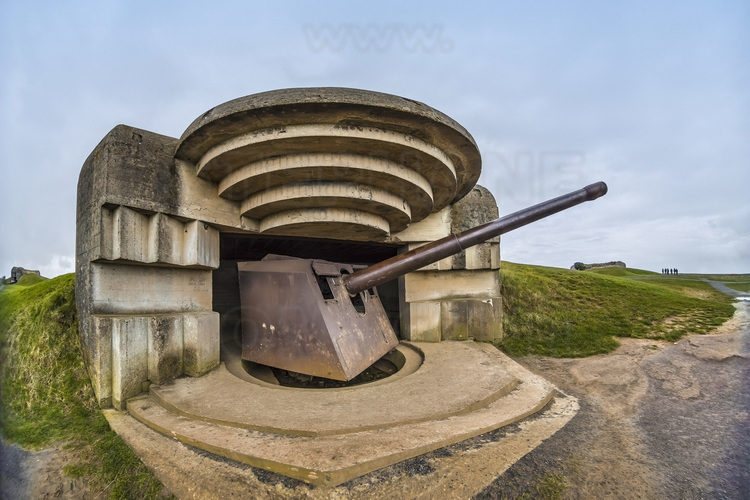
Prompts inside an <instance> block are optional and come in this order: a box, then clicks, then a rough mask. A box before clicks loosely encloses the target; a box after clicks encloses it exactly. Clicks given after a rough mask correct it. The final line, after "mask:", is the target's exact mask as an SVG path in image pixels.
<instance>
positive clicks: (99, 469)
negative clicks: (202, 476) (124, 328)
mask: <svg viewBox="0 0 750 500" xmlns="http://www.w3.org/2000/svg"><path fill="white" fill-rule="evenodd" d="M35 278H36V279H35ZM74 281H75V278H74V275H73V274H67V275H64V276H60V277H58V278H55V279H51V280H46V279H40V278H39V277H38V276H33V275H24V276H23V277H22V278H21V279H20V280H19V282H18V283H17V284H15V285H10V286H6V287H5V288H4V289H3V290H1V291H0V359H1V360H2V371H1V373H0V382H1V385H0V388H1V391H2V392H0V401H1V403H2V404H1V405H0V425H1V426H2V435H3V439H5V440H7V441H10V442H15V443H17V444H19V445H21V446H23V447H25V448H30V449H40V448H43V447H47V446H52V445H58V444H63V445H64V446H65V447H66V448H68V449H71V450H74V452H75V455H76V456H77V457H78V461H77V462H76V463H73V464H71V465H69V466H68V467H66V469H65V471H66V472H67V473H68V474H70V475H71V476H73V477H81V476H84V477H85V479H86V480H87V481H88V482H90V483H91V484H92V486H93V487H94V488H95V489H97V490H99V491H102V492H105V491H106V492H108V494H109V496H110V498H156V497H157V496H158V494H159V491H160V489H161V484H160V483H159V482H158V481H157V480H156V479H155V478H154V476H153V474H152V473H151V472H150V471H149V470H148V469H147V468H146V467H145V466H144V465H143V464H142V463H141V461H140V459H138V457H137V456H136V455H135V454H134V453H133V452H132V451H131V450H130V449H129V448H128V447H127V446H126V445H125V443H123V441H122V440H121V439H120V438H119V436H117V434H115V433H114V432H113V431H112V430H111V429H110V428H109V425H108V424H107V420H106V419H105V418H104V416H103V415H102V413H101V411H100V410H99V407H98V405H97V403H96V400H95V398H94V393H93V390H92V388H91V383H90V380H89V377H88V374H87V372H86V367H85V365H84V362H83V358H82V356H81V351H80V348H79V340H78V334H77V322H76V308H75V299H74Z"/></svg>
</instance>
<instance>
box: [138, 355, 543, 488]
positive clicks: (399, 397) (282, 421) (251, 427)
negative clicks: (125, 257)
mask: <svg viewBox="0 0 750 500" xmlns="http://www.w3.org/2000/svg"><path fill="white" fill-rule="evenodd" d="M400 349H401V350H402V352H405V353H406V356H407V357H412V358H414V357H415V356H416V357H418V358H420V359H419V360H417V368H416V369H413V363H412V364H411V365H410V363H409V362H408V361H407V363H406V364H405V366H404V368H403V369H402V370H400V371H399V372H398V373H396V374H395V375H392V376H391V377H388V378H386V379H383V380H380V381H378V382H374V383H371V384H364V385H361V386H355V387H350V388H342V389H293V388H288V387H279V386H274V385H272V384H268V383H265V382H263V381H259V380H257V379H252V378H251V377H247V376H243V374H242V373H240V372H238V370H237V362H235V361H228V362H226V363H223V364H222V365H221V366H220V367H219V368H218V369H216V370H214V371H213V372H211V373H210V374H208V375H207V376H204V377H201V378H182V379H177V380H175V381H173V382H170V383H168V384H164V385H162V386H152V387H151V389H150V391H149V394H148V395H146V396H140V397H136V398H133V399H131V400H129V401H128V405H127V408H128V411H129V412H130V414H131V415H132V416H133V417H135V418H136V419H138V420H139V421H141V422H143V423H145V424H146V425H148V426H149V427H151V428H153V429H155V430H157V431H159V432H161V433H162V434H164V435H166V436H171V437H173V438H175V439H177V440H179V441H181V442H183V443H186V444H189V445H191V446H195V447H197V448H200V449H203V450H205V451H208V452H211V453H214V454H216V455H220V456H223V457H227V458H230V459H233V460H237V461H239V462H242V463H245V464H249V465H252V466H254V467H258V468H262V469H266V470H269V471H273V472H276V473H279V474H283V475H285V476H288V477H292V478H295V479H299V480H302V481H305V482H307V483H310V484H314V485H321V486H335V485H337V484H341V483H343V482H345V481H348V480H350V479H353V478H355V477H358V476H361V475H363V474H366V473H368V472H371V471H374V470H376V469H379V468H382V467H386V466H388V465H391V464H394V463H397V462H400V461H403V460H406V459H409V458H412V457H415V456H418V455H421V454H424V453H427V452H430V451H433V450H436V449H438V448H441V447H444V446H447V445H450V444H453V443H458V442H460V441H463V440H466V439H469V438H472V437H474V436H478V435H480V434H483V433H486V432H489V431H492V430H495V429H498V428H500V427H502V426H505V425H508V424H511V423H514V422H517V421H519V420H522V419H524V418H525V417H528V416H529V415H531V414H533V413H535V412H537V411H539V410H540V409H542V408H544V407H545V405H547V403H548V402H549V401H550V400H551V399H552V397H553V395H554V393H555V388H554V386H552V385H551V384H550V383H548V382H546V381H545V380H543V379H542V378H540V377H538V376H536V375H534V374H532V373H531V372H529V371H527V370H526V369H524V368H522V367H521V366H519V365H518V364H516V363H515V362H513V361H512V360H510V359H509V358H508V357H506V356H505V355H503V354H502V353H501V352H499V351H498V350H497V349H496V348H494V347H493V346H491V345H489V344H481V343H474V342H442V343H439V344H437V343H420V344H416V343H415V344H406V343H402V345H401V347H400ZM412 361H413V359H412ZM420 361H421V363H420ZM410 366H412V368H409V367H410ZM240 370H241V368H240ZM233 372H234V373H233ZM126 441H127V439H126Z"/></svg>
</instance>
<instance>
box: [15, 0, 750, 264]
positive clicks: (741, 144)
mask: <svg viewBox="0 0 750 500" xmlns="http://www.w3.org/2000/svg"><path fill="white" fill-rule="evenodd" d="M748 61H750V4H749V3H748V2H747V1H745V0H742V1H740V0H737V1H731V0H716V1H711V2H707V1H670V2H659V1H638V0H636V1H629V2H594V1H588V2H587V1H569V2H561V1H551V0H550V1H546V2H544V1H529V2H510V1H496V2H494V1H493V2H489V1H488V2H463V3H461V5H460V6H459V3H458V2H455V1H450V2H437V1H431V2H406V1H403V0H401V1H382V0H381V1H378V2H367V3H364V2H351V1H347V2H326V1H316V2H312V1H310V2H303V1H301V0H300V1H279V0H275V1H273V2H268V1H266V2H251V1H249V0H247V1H235V2H207V1H200V2H196V1H186V0H183V1H179V2H177V1H174V2H172V1H148V2H147V1H138V0H130V1H106V0H99V1H95V2H94V1H90V2H82V1H66V2H53V1H46V2H40V1H34V0H0V75H2V76H1V77H0V100H1V101H0V119H1V121H0V151H2V156H0V158H1V160H0V186H2V195H1V196H0V200H2V215H1V216H0V275H3V274H6V275H7V274H9V273H10V268H11V267H12V266H14V265H20V266H24V267H27V268H32V269H40V270H41V271H42V274H43V275H45V276H50V277H52V276H56V275H58V274H61V273H64V272H71V271H72V270H73V267H74V259H75V257H74V254H75V236H74V235H75V198H76V183H77V180H78V174H79V171H80V168H81V165H82V163H83V161H84V160H85V159H86V157H87V156H88V154H89V153H90V152H91V150H92V149H93V148H94V147H95V146H96V145H97V143H98V142H99V141H100V140H101V139H102V138H103V137H104V135H105V134H106V133H107V132H108V131H109V130H110V129H111V128H112V127H114V126H115V125H117V124H119V123H124V124H127V125H131V126H134V127H139V128H143V129H146V130H150V131H153V132H157V133H160V134H164V135H168V136H172V137H179V136H180V135H181V134H182V132H183V130H184V129H185V128H186V127H187V126H188V125H189V124H190V122H191V121H192V120H193V119H194V118H196V117H197V116H199V115H201V114H202V113H204V112H205V111H207V110H208V109H210V108H211V107H213V106H215V105H217V104H220V103H223V102H225V101H228V100H230V99H234V98H236V97H240V96H244V95H248V94H253V93H257V92H263V91H266V90H273V89H279V88H287V87H310V86H337V87H354V88H362V89H369V90H377V91H381V92H387V93H392V94H397V95H400V96H404V97H408V98H411V99H415V100H418V101H422V102H424V103H426V104H428V105H430V106H433V107H435V108H437V109H439V110H440V111H443V112H444V113H446V114H448V115H449V116H451V117H452V118H454V119H455V120H457V121H458V122H459V123H461V124H462V125H463V126H464V127H466V129H468V130H469V132H471V134H472V135H473V136H474V138H475V139H476V141H477V144H478V145H479V148H480V150H481V152H482V155H483V174H482V178H481V180H480V183H481V184H483V185H484V186H486V187H488V188H489V189H490V191H492V193H493V194H494V195H495V197H496V198H497V201H498V204H499V206H500V212H501V214H504V213H510V212H512V211H515V210H518V209H520V208H523V207H524V206H527V205H529V204H533V203H537V202H539V201H542V200H544V199H547V198H550V197H553V196H556V195H559V194H563V193H565V192H567V191H570V190H573V189H577V188H579V187H582V186H584V185H586V184H589V183H591V182H595V181H598V180H604V181H605V182H607V184H608V185H609V188H610V192H609V194H608V195H607V196H605V197H604V198H601V199H599V200H597V201H595V202H593V203H589V204H584V205H582V206H579V207H575V208H573V209H571V210H569V211H567V212H564V213H561V214H558V215H555V216H553V217H551V218H550V219H547V220H545V221H543V222H540V223H536V224H534V225H532V226H528V227H526V228H523V229H520V230H518V231H516V232H513V233H510V234H508V235H506V236H504V237H503V243H502V247H501V248H502V257H503V259H504V260H510V261H513V262H522V263H528V264H540V265H548V266H556V267H569V266H570V265H571V264H573V262H575V261H583V262H603V261H610V260H622V261H624V262H626V264H627V265H628V266H629V267H637V268H642V269H650V270H656V271H658V270H660V269H661V268H662V267H666V266H669V267H677V268H679V269H680V271H682V272H726V273H748V272H750V198H749V197H748V188H749V187H750V102H749V100H748V98H749V96H750V92H749V90H750V63H748Z"/></svg>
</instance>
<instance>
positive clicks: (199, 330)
mask: <svg viewBox="0 0 750 500" xmlns="http://www.w3.org/2000/svg"><path fill="white" fill-rule="evenodd" d="M480 171H481V159H480V155H479V151H478V149H477V147H476V144H475V142H474V140H473V138H472V137H471V135H470V134H469V133H468V132H467V131H466V130H465V129H464V128H463V127H462V126H461V125H459V124H458V123H456V122H455V121H454V120H452V119H451V118H450V117H448V116H446V115H444V114H442V113H440V112H439V111H437V110H435V109H433V108H431V107H429V106H427V105H425V104H422V103H419V102H416V101H412V100H409V99H403V98H400V97H396V96H392V95H387V94H381V93H377V92H370V91H362V90H355V89H340V88H313V89H286V90H279V91H272V92H266V93H262V94H256V95H251V96H247V97H243V98H240V99H236V100H234V101H230V102H228V103H225V104H222V105H219V106H217V107H215V108H213V109H211V110H209V111H208V112H206V113H205V114H203V115H202V116H200V117H199V118H198V119H196V120H195V121H194V122H193V123H192V124H191V125H190V126H189V127H188V128H187V130H186V131H185V133H184V134H183V135H182V137H181V138H179V139H176V138H171V137H166V136H162V135H159V134H155V133H152V132H148V131H145V130H139V129H135V128H133V127H129V126H126V125H119V126H117V127H115V128H114V129H113V130H112V131H111V132H110V133H108V134H107V135H106V136H105V137H104V139H103V140H102V141H101V143H100V144H99V145H98V146H97V147H96V148H95V149H94V151H93V152H92V153H91V155H90V156H89V158H88V159H87V160H86V162H85V164H84V166H83V168H82V170H81V175H80V177H79V184H78V203H77V216H78V224H77V242H76V253H77V255H76V280H77V282H76V300H77V305H78V311H79V324H80V334H81V340H82V342H81V343H82V347H83V351H84V354H85V358H86V362H87V366H88V369H89V373H90V374H91V378H92V382H93V385H94V389H95V392H96V394H97V398H98V400H99V402H100V404H101V405H102V406H104V407H107V406H110V405H111V406H114V407H116V408H118V409H124V408H125V402H126V401H127V399H128V398H131V397H133V396H136V395H137V394H139V393H141V392H144V391H147V390H148V388H149V385H150V384H164V383H167V382H169V381H170V380H173V379H175V378H177V377H180V376H182V375H189V376H201V375H203V374H206V373H208V372H210V371H211V370H212V369H214V368H215V367H216V366H218V365H219V363H220V362H221V345H222V342H224V343H226V342H230V341H231V339H232V336H233V335H236V323H234V322H233V315H234V314H236V309H235V307H236V296H235V295H234V292H232V289H233V284H229V283H231V280H232V279H233V277H232V274H233V272H234V271H233V269H232V266H233V262H236V261H238V260H239V259H247V260H255V259H256V258H258V257H259V256H260V254H261V253H263V251H265V250H264V249H270V248H283V253H285V254H287V255H288V254H290V253H291V254H295V253H296V254H298V255H309V254H314V255H312V256H314V257H316V258H326V257H327V256H330V257H332V259H331V260H336V261H347V262H360V263H371V262H373V261H375V260H376V259H380V258H381V257H382V256H383V255H384V254H386V253H389V254H390V253H393V252H394V251H395V252H404V251H407V250H409V249H412V248H415V247H417V246H420V245H422V244H424V243H425V242H429V241H433V240H436V239H439V238H441V237H443V236H446V235H449V234H451V233H454V232H457V231H461V230H463V229H466V228H469V227H472V226H474V225H477V224H480V223H483V222H487V221H490V220H493V219H494V218H496V217H497V215H498V214H497V206H496V204H495V201H494V198H493V197H492V195H491V194H490V193H489V191H487V190H486V189H484V188H481V187H479V186H477V185H476V181H477V179H478V178H479V173H480ZM274 251H275V250H274ZM499 265H500V260H499V238H494V239H493V240H490V241H488V242H486V243H482V244H480V245H477V246H475V247H472V248H469V249H467V250H465V251H463V252H461V253H460V254H458V255H455V256H451V257H448V258H445V259H443V260H441V261H440V262H436V263H434V264H431V265H429V266H426V267H424V268H423V269H420V270H419V271H417V272H411V273H409V274H407V275H406V276H403V277H401V278H399V279H398V281H396V282H394V283H392V284H390V285H388V286H386V287H385V288H384V289H383V290H382V291H381V294H382V295H383V296H384V298H386V301H385V302H386V304H387V308H388V310H389V318H390V320H391V323H392V324H394V325H395V326H396V330H397V331H398V335H399V338H400V339H402V340H407V341H416V342H424V341H427V342H439V341H441V340H464V339H470V338H473V339H475V340H480V341H493V340H496V339H498V338H500V336H501V335H502V332H501V326H500V325H501V321H500V319H501V310H502V308H501V297H500V287H499V277H498V273H497V269H498V268H499Z"/></svg>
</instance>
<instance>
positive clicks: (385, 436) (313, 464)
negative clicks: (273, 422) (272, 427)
mask: <svg viewBox="0 0 750 500" xmlns="http://www.w3.org/2000/svg"><path fill="white" fill-rule="evenodd" d="M488 347H489V348H490V349H494V348H493V347H492V346H488ZM500 359H503V360H504V364H505V365H506V369H508V371H511V372H514V374H516V375H517V376H518V378H519V380H520V384H519V385H518V387H517V388H516V389H515V390H514V391H512V392H511V393H510V394H508V395H506V396H505V397H503V398H500V399H499V400H497V401H495V402H493V403H491V404H489V405H488V406H486V407H484V408H481V409H479V410H476V411H474V412H472V413H469V414H465V415H458V416H453V417H449V418H440V419H436V420H433V421H427V422H420V423H415V424H408V425H402V426H399V427H394V428H388V429H378V430H370V431H363V432H355V433H351V434H346V435H337V436H317V437H310V436H290V435H279V434H274V433H267V432H260V431H254V430H247V429H238V428H236V427H227V426H223V425H219V424H214V423H210V422H204V421H198V420H194V419H191V418H187V417H184V416H181V415H176V414H174V413H171V412H169V411H168V410H166V409H165V408H164V407H162V406H160V405H159V404H157V403H156V401H154V400H153V399H152V398H150V397H144V398H136V399H134V400H131V402H130V403H129V405H128V409H129V411H130V414H131V415H132V416H133V417H135V418H136V419H138V420H139V421H141V422H143V423H145V424H147V425H148V426H150V427H152V428H154V429H156V430H158V431H159V432H161V433H162V434H165V435H167V436H171V437H173V438H175V439H177V440H179V441H181V442H183V443H186V444H188V445H191V446H195V447H197V448H201V449H203V450H206V451H209V452H211V453H214V454H216V455H220V456H224V457H227V458H230V459H232V460H236V461H238V462H242V463H245V464H248V465H251V466H253V467H258V468H261V469H265V470H269V471H272V472H275V473H278V474H282V475H285V476H288V477H292V478H295V479H299V480H301V481H304V482H307V483H310V484H314V485H321V486H335V485H338V484H341V483H343V482H345V481H348V480H350V479H353V478H355V477H358V476H362V475H364V474H367V473H369V472H372V471H374V470H377V469H380V468H383V467H386V466H388V465H391V464H395V463H397V462H401V461H403V460H406V459H409V458H413V457H416V456H418V455H422V454H425V453H428V452H430V451H433V450H436V449H438V448H442V447H445V446H448V445H451V444H454V443H458V442H460V441H464V440H466V439H469V438H472V437H475V436H478V435H480V434H484V433H486V432H489V431H492V430H495V429H498V428H500V427H503V426H506V425H508V424H511V423H514V422H518V421H520V420H522V419H524V418H526V417H528V416H529V415H531V414H533V413H536V412H538V411H539V410H541V409H542V408H544V407H545V406H546V405H547V403H548V402H549V401H550V400H551V399H552V398H553V395H554V392H555V388H554V386H552V385H551V384H550V383H549V382H547V381H545V380H544V379H542V378H540V377H538V376H536V375H534V374H532V373H531V372H529V371H528V370H525V369H524V368H522V367H521V366H520V365H517V364H516V363H514V362H513V361H511V360H510V359H509V358H505V357H504V356H503V357H502V358H500Z"/></svg>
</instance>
